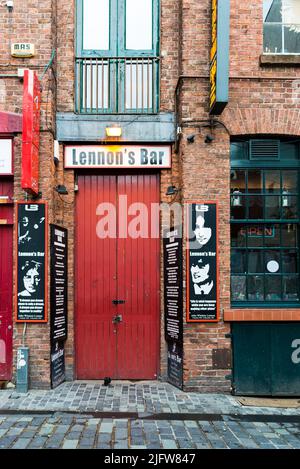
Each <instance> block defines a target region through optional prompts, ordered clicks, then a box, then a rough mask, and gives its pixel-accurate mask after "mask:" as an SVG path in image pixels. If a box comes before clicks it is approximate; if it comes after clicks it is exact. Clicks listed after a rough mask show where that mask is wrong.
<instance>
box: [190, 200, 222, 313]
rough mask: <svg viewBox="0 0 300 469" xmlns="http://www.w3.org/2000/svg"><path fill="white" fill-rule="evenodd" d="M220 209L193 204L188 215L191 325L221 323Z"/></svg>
mask: <svg viewBox="0 0 300 469" xmlns="http://www.w3.org/2000/svg"><path fill="white" fill-rule="evenodd" d="M217 218H218V206H217V202H193V203H189V204H188V213H187V235H188V239H187V322H217V321H218V320H219V312H218V307H219V305H218V249H217V247H218V223H217Z"/></svg>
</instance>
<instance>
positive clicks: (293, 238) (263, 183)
mask: <svg viewBox="0 0 300 469" xmlns="http://www.w3.org/2000/svg"><path fill="white" fill-rule="evenodd" d="M251 144H252V142H251V141H249V142H232V145H231V147H232V158H231V194H230V205H231V301H232V304H233V305H241V304H243V303H244V304H247V305H250V306H251V305H252V306H253V305H254V304H258V305H260V304H264V305H268V304H269V305H274V304H275V305H276V304H278V303H281V304H282V303H283V304H285V305H288V304H291V305H295V304H296V303H298V302H299V299H300V292H299V286H300V282H299V169H298V164H299V159H298V158H297V159H296V158H295V159H287V156H289V157H290V158H293V157H294V156H295V155H298V154H299V149H298V150H297V148H296V147H297V146H298V145H299V144H297V143H294V144H292V143H290V144H289V143H288V142H279V141H278V148H279V150H278V151H276V152H275V150H274V160H273V161H272V163H271V162H270V154H269V152H267V153H266V155H265V156H263V152H262V159H261V160H259V161H257V160H253V159H251V146H252V145H251ZM266 145H267V148H270V146H269V144H268V142H266ZM289 145H293V146H294V147H295V152H290V151H289V153H288V155H286V148H288V149H289V150H290V148H289ZM274 148H275V147H274ZM275 153H276V154H275ZM237 158H239V159H237Z"/></svg>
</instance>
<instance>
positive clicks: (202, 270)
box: [191, 264, 209, 283]
mask: <svg viewBox="0 0 300 469" xmlns="http://www.w3.org/2000/svg"><path fill="white" fill-rule="evenodd" d="M208 272H209V264H205V265H203V266H202V265H201V264H200V265H199V264H196V265H195V264H192V267H191V274H192V279H193V283H203V282H205V281H206V280H207V279H208V278H209V276H208Z"/></svg>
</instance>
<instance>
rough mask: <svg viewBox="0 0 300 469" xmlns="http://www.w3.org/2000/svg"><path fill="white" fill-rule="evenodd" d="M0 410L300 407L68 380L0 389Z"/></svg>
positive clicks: (275, 411) (155, 386)
mask: <svg viewBox="0 0 300 469" xmlns="http://www.w3.org/2000/svg"><path fill="white" fill-rule="evenodd" d="M1 410H2V411H25V412H26V411H50V412H60V411H69V412H99V413H101V412H124V413H128V412H132V413H138V414H143V413H146V414H147V413H148V414H150V415H151V414H159V413H166V414H193V413H199V414H233V415H235V414H242V415H247V414H267V415H300V408H271V407H253V406H251V407H246V406H243V405H242V404H241V403H240V402H239V401H238V400H237V398H235V397H234V396H231V395H227V394H201V393H188V392H183V391H181V390H179V389H177V388H175V387H174V386H172V385H170V384H168V383H161V382H159V381H143V382H138V383H136V382H130V381H112V383H111V385H109V386H104V385H103V382H102V381H101V382H98V381H87V382H83V381H72V382H66V383H63V384H61V385H60V386H59V387H58V388H56V389H54V390H30V391H29V392H28V393H27V394H21V393H18V392H17V391H16V390H11V389H10V390H1V391H0V412H1Z"/></svg>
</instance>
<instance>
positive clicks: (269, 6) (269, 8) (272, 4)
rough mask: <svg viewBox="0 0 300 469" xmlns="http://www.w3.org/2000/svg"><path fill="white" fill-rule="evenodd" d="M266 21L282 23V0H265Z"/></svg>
mask: <svg viewBox="0 0 300 469" xmlns="http://www.w3.org/2000/svg"><path fill="white" fill-rule="evenodd" d="M263 9H264V21H266V22H267V23H270V22H272V23H274V22H275V23H281V21H282V1H281V0H264V5H263Z"/></svg>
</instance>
